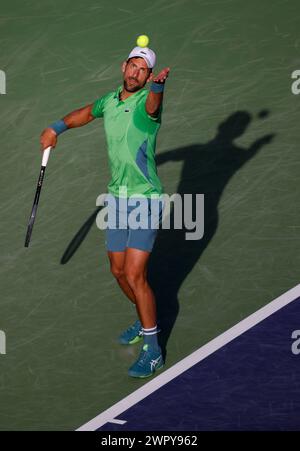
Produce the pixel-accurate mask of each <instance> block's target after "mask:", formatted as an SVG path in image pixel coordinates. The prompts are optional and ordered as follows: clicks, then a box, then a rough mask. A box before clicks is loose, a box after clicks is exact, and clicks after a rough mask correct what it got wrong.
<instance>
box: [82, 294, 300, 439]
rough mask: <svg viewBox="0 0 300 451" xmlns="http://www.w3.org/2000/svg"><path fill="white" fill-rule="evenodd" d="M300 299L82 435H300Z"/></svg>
mask: <svg viewBox="0 0 300 451" xmlns="http://www.w3.org/2000/svg"><path fill="white" fill-rule="evenodd" d="M299 294H300V285H298V286H297V287H295V288H294V289H292V290H290V291H289V292H287V293H285V294H284V295H282V296H280V297H279V298H277V299H276V300H274V301H272V302H271V303H269V304H268V305H267V306H265V307H263V308H262V309H260V310H258V311H257V312H255V313H254V314H253V315H251V316H249V317H248V318H246V319H245V320H243V321H241V322H240V323H238V324H237V325H236V326H234V327H233V328H231V329H230V330H228V331H226V332H225V333H224V334H222V335H221V336H219V337H217V338H216V339H214V340H212V341H211V342H210V343H208V344H207V345H205V346H203V347H202V348H200V349H199V350H197V351H196V352H195V353H193V354H191V355H190V356H189V357H187V358H186V359H184V360H182V361H181V362H179V363H178V364H176V365H174V367H172V368H170V369H168V370H167V371H165V372H164V373H161V374H159V375H158V376H156V377H155V378H154V379H153V380H151V381H150V382H149V383H148V384H146V385H144V386H143V387H141V388H140V389H139V390H137V391H136V392H134V393H133V394H131V395H130V396H128V397H127V398H125V399H124V400H122V401H120V402H119V403H118V404H116V405H115V406H113V407H112V408H110V409H108V410H107V411H105V412H103V413H102V414H100V415H99V416H98V417H96V418H95V419H94V420H91V421H90V422H89V423H87V424H86V425H84V426H82V427H81V428H79V430H98V431H147V430H148V431H149V430H152V431H178V430H179V431H203V430H208V431H212V430H213V431H217V430H222V431H226V430H230V431H240V430H253V431H254V430H268V431H271V430H274V431H275V430H300V377H299V376H300V339H299V338H300V330H299V329H300V297H299ZM298 342H299V343H298Z"/></svg>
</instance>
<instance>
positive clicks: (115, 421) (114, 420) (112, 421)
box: [108, 418, 127, 424]
mask: <svg viewBox="0 0 300 451" xmlns="http://www.w3.org/2000/svg"><path fill="white" fill-rule="evenodd" d="M108 423H114V424H125V423H127V421H124V420H117V419H116V418H114V419H113V420H109V421H108Z"/></svg>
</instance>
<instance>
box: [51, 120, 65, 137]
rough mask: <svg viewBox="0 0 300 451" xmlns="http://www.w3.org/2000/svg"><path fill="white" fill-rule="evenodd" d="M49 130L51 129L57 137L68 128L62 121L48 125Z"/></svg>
mask: <svg viewBox="0 0 300 451" xmlns="http://www.w3.org/2000/svg"><path fill="white" fill-rule="evenodd" d="M49 128H52V129H53V130H54V131H55V133H56V134H57V135H60V134H61V133H63V132H65V131H66V130H68V126H67V125H66V123H65V122H64V120H63V119H60V120H59V121H56V122H53V124H51V125H49Z"/></svg>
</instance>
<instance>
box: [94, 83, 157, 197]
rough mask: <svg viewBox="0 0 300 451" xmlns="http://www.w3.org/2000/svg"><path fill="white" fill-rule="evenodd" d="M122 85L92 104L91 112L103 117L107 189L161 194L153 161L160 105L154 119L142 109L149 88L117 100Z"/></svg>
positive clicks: (123, 194) (125, 194) (128, 193)
mask: <svg viewBox="0 0 300 451" xmlns="http://www.w3.org/2000/svg"><path fill="white" fill-rule="evenodd" d="M121 91H122V86H119V87H118V88H117V90H116V91H113V92H109V93H108V94H105V95H104V96H102V97H100V99H98V100H96V101H95V103H94V104H93V108H92V115H93V116H94V117H95V118H102V117H103V119H104V129H105V135H106V142H107V147H108V159H109V167H110V171H111V180H110V182H109V184H108V191H109V192H110V193H111V194H113V195H114V196H117V197H129V196H132V195H139V194H143V195H144V196H146V197H150V196H151V195H154V194H155V195H160V194H162V192H163V189H162V185H161V183H160V180H159V178H158V175H157V169H156V164H155V147H156V136H157V133H158V130H159V128H160V125H161V114H162V107H161V108H160V111H159V115H158V117H157V118H153V117H151V116H150V115H149V114H148V113H147V111H146V108H145V104H146V99H147V95H148V90H147V89H146V88H142V89H140V90H139V91H137V92H135V93H134V94H132V95H131V96H130V97H127V99H125V100H124V101H122V100H120V99H119V94H120V92H121Z"/></svg>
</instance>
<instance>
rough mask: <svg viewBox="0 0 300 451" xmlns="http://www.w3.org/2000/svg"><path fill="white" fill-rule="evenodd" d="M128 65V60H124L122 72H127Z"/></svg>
mask: <svg viewBox="0 0 300 451" xmlns="http://www.w3.org/2000/svg"><path fill="white" fill-rule="evenodd" d="M126 66H127V61H124V62H123V63H122V72H123V74H124V72H125V70H126Z"/></svg>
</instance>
